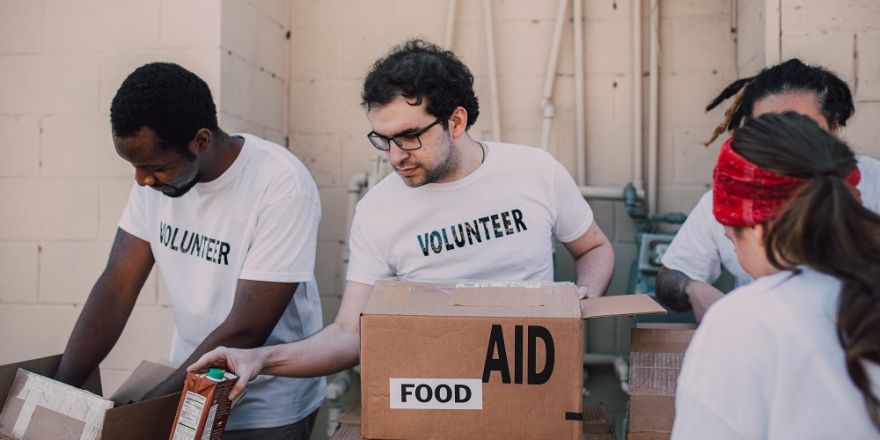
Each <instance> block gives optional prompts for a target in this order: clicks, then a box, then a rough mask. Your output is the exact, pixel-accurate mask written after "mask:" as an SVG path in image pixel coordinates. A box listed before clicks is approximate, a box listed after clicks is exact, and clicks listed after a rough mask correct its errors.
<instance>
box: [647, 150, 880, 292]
mask: <svg viewBox="0 0 880 440" xmlns="http://www.w3.org/2000/svg"><path fill="white" fill-rule="evenodd" d="M856 158H857V159H858V162H859V165H858V166H859V171H861V173H862V180H861V181H860V182H859V185H858V189H859V191H860V192H861V194H862V203H863V204H864V205H865V207H866V208H868V209H870V210H871V211H874V212H877V213H880V161H878V160H876V159H872V158H870V157H867V156H856ZM663 265H664V266H666V267H668V268H669V269H673V270H677V271H679V272H681V273H683V274H685V275H687V276H688V277H689V278H690V279H692V280H698V281H705V282H707V283H714V282H715V280H717V279H718V277H719V276H721V267H722V266H723V267H724V268H725V269H727V271H728V272H730V273H731V275H733V278H734V280H735V286H736V287H739V286H743V285H745V284H748V283H750V282H751V281H752V277H751V276H750V275H749V274H748V273H746V271H745V270H744V269H743V268H742V266H740V264H739V260H737V259H736V252H735V251H734V248H733V243H731V242H730V240H729V239H727V237H725V236H724V226H722V225H721V223H718V220H716V219H715V214H713V213H712V191H711V190H710V191H708V192H706V194H704V195H703V197H702V198H700V201H699V202H698V203H697V206H696V207H694V209H693V211H691V213H690V215H688V218H687V220H686V221H685V222H684V224H683V225H681V228H680V229H679V230H678V232H677V233H676V234H675V238H674V239H673V240H672V243H671V244H670V245H669V248H668V249H667V250H666V253H665V254H664V255H663Z"/></svg>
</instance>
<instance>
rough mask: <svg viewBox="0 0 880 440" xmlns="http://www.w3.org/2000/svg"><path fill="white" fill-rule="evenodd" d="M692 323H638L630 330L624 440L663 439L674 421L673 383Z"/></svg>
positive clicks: (676, 376) (691, 333)
mask: <svg viewBox="0 0 880 440" xmlns="http://www.w3.org/2000/svg"><path fill="white" fill-rule="evenodd" d="M694 328H695V326H694V325H693V324H647V323H645V324H638V325H637V326H636V327H635V328H633V330H632V346H631V348H630V370H629V371H630V378H629V387H630V390H629V393H630V398H629V399H630V400H629V428H628V432H627V439H628V440H666V439H669V437H670V434H671V432H672V422H673V420H675V383H676V381H677V380H678V373H679V372H680V371H681V363H682V360H683V359H684V353H685V350H687V346H688V343H690V340H691V336H693V333H694Z"/></svg>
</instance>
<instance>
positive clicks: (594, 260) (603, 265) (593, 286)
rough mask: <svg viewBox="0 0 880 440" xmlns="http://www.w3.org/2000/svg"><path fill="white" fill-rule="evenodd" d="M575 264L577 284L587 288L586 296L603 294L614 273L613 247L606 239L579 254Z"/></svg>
mask: <svg viewBox="0 0 880 440" xmlns="http://www.w3.org/2000/svg"><path fill="white" fill-rule="evenodd" d="M575 266H576V270H577V285H578V286H581V287H584V288H585V289H586V290H587V296H588V297H591V298H593V297H597V296H601V295H604V294H605V291H606V290H607V289H608V284H609V283H611V276H612V275H613V274H614V248H613V247H611V243H609V242H607V241H606V242H605V243H604V244H602V245H600V246H597V247H595V248H593V249H591V250H590V251H589V252H587V253H585V254H583V255H581V257H580V258H578V259H577V261H576V262H575Z"/></svg>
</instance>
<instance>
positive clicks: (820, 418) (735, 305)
mask: <svg viewBox="0 0 880 440" xmlns="http://www.w3.org/2000/svg"><path fill="white" fill-rule="evenodd" d="M801 269H802V273H801V274H798V275H793V274H792V273H791V272H787V271H785V272H779V273H776V274H774V275H770V276H766V277H762V278H760V279H758V280H756V281H755V282H754V283H752V284H749V285H747V286H744V287H741V288H739V289H737V290H735V291H734V293H735V294H732V295H727V296H725V297H724V298H723V299H721V300H720V301H718V303H716V304H715V305H713V306H712V307H711V308H710V309H709V310H708V312H707V313H706V316H705V318H704V319H703V321H702V322H701V323H700V327H699V328H698V329H697V331H696V333H695V334H694V337H693V339H692V340H691V343H690V346H689V347H688V350H687V352H686V353H685V356H684V361H683V364H682V369H681V374H680V375H679V378H678V385H677V387H676V392H675V423H674V426H673V429H672V438H673V439H713V440H725V439H791V440H805V439H852V440H858V439H876V438H880V431H878V430H877V429H876V428H875V427H874V426H873V425H872V424H871V421H870V420H869V418H868V412H867V409H866V407H865V404H864V401H863V400H862V395H861V394H860V392H859V390H858V389H857V388H856V386H855V385H854V384H853V383H852V381H851V380H850V378H849V375H848V374H847V370H846V364H845V361H844V356H845V355H844V352H843V348H842V347H841V346H840V342H839V341H838V339H837V332H836V330H835V328H836V327H835V322H836V319H837V318H836V313H837V300H838V297H839V295H840V287H841V283H840V281H838V280H837V279H836V278H833V277H831V276H828V275H825V274H822V273H819V272H816V271H814V270H812V269H810V268H809V267H801ZM866 366H867V367H868V375H869V377H870V378H871V381H872V386H873V388H874V390H875V391H874V392H875V393H877V392H878V391H880V367H878V366H877V365H876V364H866Z"/></svg>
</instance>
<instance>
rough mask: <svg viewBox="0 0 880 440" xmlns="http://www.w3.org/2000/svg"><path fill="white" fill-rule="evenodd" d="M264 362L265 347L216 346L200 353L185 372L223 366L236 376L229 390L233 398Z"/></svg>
mask: <svg viewBox="0 0 880 440" xmlns="http://www.w3.org/2000/svg"><path fill="white" fill-rule="evenodd" d="M265 363H266V350H265V347H260V348H254V349H250V350H248V349H240V348H228V347H217V348H215V349H213V350H211V351H210V352H208V353H205V354H204V355H202V357H200V358H199V360H197V361H196V362H195V363H194V364H192V365H190V366H189V367H187V368H186V371H187V372H190V373H192V372H194V371H199V370H204V369H207V368H212V367H220V368H225V369H226V370H228V371H231V372H232V373H233V374H235V375H237V376H238V381H237V382H236V383H235V385H234V386H233V387H232V391H230V392H229V400H235V398H236V397H238V396H239V395H240V394H241V393H242V392H244V389H245V387H247V383H248V382H250V381H251V380H253V378H255V377H257V375H259V374H260V372H261V371H263V365H265Z"/></svg>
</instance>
